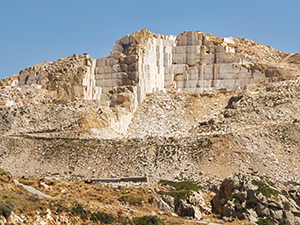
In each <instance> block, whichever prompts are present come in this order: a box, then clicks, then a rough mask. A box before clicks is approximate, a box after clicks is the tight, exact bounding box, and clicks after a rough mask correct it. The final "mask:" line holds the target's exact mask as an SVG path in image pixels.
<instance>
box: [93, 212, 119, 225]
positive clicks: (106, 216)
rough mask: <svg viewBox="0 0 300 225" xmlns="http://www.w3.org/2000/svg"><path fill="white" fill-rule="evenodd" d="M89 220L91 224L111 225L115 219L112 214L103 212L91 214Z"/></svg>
mask: <svg viewBox="0 0 300 225" xmlns="http://www.w3.org/2000/svg"><path fill="white" fill-rule="evenodd" d="M90 219H91V220H92V221H93V222H97V221H99V222H101V223H104V224H111V223H113V222H115V221H116V219H115V217H114V216H113V215H112V214H110V213H105V212H97V213H92V214H91V217H90Z"/></svg>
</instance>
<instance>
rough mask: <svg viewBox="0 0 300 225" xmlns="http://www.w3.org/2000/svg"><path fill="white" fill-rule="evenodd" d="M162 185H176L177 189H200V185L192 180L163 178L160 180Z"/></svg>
mask: <svg viewBox="0 0 300 225" xmlns="http://www.w3.org/2000/svg"><path fill="white" fill-rule="evenodd" d="M159 183H160V184H161V185H169V186H171V187H174V188H175V189H176V190H177V191H179V190H189V191H199V187H198V186H197V185H196V184H194V183H193V182H191V181H181V182H175V181H168V180H161V181H159Z"/></svg>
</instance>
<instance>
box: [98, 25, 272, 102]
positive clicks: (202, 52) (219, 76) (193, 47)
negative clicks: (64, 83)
mask: <svg viewBox="0 0 300 225" xmlns="http://www.w3.org/2000/svg"><path fill="white" fill-rule="evenodd" d="M141 36H142V38H141ZM141 39H143V40H142V41H141ZM235 44H236V43H235V39H234V38H217V37H215V36H212V35H207V34H204V33H202V32H185V33H182V34H179V35H178V36H177V37H175V36H164V35H153V34H151V33H150V32H149V31H147V30H142V31H139V32H137V33H134V34H130V35H127V36H125V37H123V38H122V39H120V40H118V41H117V42H116V44H115V45H114V47H113V51H112V52H111V53H110V56H108V57H103V58H100V59H97V63H96V68H95V79H96V86H99V87H101V88H102V94H104V95H103V96H102V99H103V100H105V99H106V96H105V94H106V93H108V92H109V91H110V90H111V88H113V87H117V86H123V85H134V86H136V87H137V97H138V103H139V104H141V102H142V101H143V99H144V98H145V97H146V94H149V93H153V92H157V91H161V90H163V89H165V88H173V89H174V90H178V91H180V92H191V93H193V92H203V91H210V90H217V89H220V88H227V89H228V90H232V89H233V90H234V89H238V88H244V87H245V86H246V85H247V84H249V83H257V82H260V81H264V80H265V79H266V77H265V75H264V74H263V73H262V72H260V71H253V70H252V67H251V64H252V63H253V62H252V61H251V59H249V58H247V56H245V55H243V54H242V53H240V52H238V50H236V48H235V47H232V46H235Z"/></svg>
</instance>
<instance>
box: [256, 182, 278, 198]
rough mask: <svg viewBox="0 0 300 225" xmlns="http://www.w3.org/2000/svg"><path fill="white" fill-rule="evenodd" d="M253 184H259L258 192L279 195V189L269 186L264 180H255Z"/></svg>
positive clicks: (268, 195)
mask: <svg viewBox="0 0 300 225" xmlns="http://www.w3.org/2000/svg"><path fill="white" fill-rule="evenodd" d="M252 184H254V185H256V186H258V189H257V190H256V193H257V194H258V193H262V194H263V195H264V196H266V197H271V195H278V194H280V192H279V191H277V190H275V189H273V188H271V187H269V185H267V184H266V183H264V182H262V181H257V180H253V181H252Z"/></svg>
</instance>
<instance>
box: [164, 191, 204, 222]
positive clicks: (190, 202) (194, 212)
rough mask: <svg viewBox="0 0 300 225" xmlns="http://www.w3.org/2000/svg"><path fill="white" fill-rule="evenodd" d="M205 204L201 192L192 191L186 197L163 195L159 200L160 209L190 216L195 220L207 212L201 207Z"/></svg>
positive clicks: (182, 215)
mask: <svg viewBox="0 0 300 225" xmlns="http://www.w3.org/2000/svg"><path fill="white" fill-rule="evenodd" d="M203 204H205V202H204V199H203V197H202V195H201V193H197V192H193V194H192V195H191V196H189V197H188V198H187V199H185V200H182V199H177V198H174V197H171V196H167V195H163V196H162V199H161V200H160V202H159V208H160V210H162V211H164V212H168V213H176V214H177V215H178V216H181V217H191V218H194V219H197V220H200V219H202V214H203V213H207V210H206V209H204V208H203Z"/></svg>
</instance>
